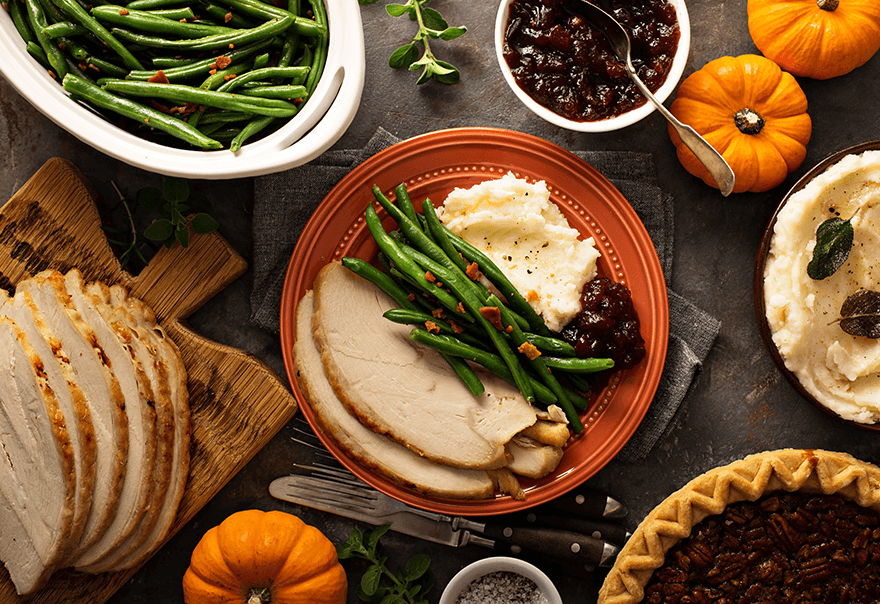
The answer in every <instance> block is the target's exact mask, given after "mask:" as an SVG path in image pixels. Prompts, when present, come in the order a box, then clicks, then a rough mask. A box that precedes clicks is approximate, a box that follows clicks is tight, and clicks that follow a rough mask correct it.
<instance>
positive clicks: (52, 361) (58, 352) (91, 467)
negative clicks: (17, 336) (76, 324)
mask: <svg viewBox="0 0 880 604" xmlns="http://www.w3.org/2000/svg"><path fill="white" fill-rule="evenodd" d="M0 300H2V303H0V316H4V317H6V318H8V319H9V320H10V321H13V322H14V323H15V324H16V325H17V326H18V327H19V329H21V331H22V332H24V334H25V336H26V337H27V340H28V342H29V343H30V345H31V347H32V348H33V350H34V352H35V353H36V355H37V357H39V359H41V361H42V367H43V369H44V371H45V374H46V377H47V383H48V386H49V388H51V389H52V391H53V392H54V393H55V397H56V399H57V400H58V404H59V405H58V406H59V409H60V410H61V412H62V413H63V415H64V422H65V424H66V426H67V431H68V434H69V437H70V444H71V450H72V451H73V460H74V468H75V473H76V498H75V506H74V511H73V529H72V537H71V539H72V541H71V546H75V544H76V543H79V539H80V537H81V536H82V533H83V530H84V529H85V526H86V520H87V518H88V516H89V508H90V507H91V504H92V495H93V492H94V486H95V462H96V447H95V429H94V425H93V424H92V419H91V413H90V411H89V406H88V403H87V401H86V397H85V395H83V392H82V390H81V389H80V387H79V384H78V382H77V377H76V374H75V372H74V371H73V367H72V366H71V363H70V355H69V353H68V352H67V351H66V350H65V349H64V347H63V346H62V345H61V342H59V341H58V340H57V339H56V338H55V337H54V336H53V335H52V333H51V331H50V330H49V328H48V326H47V325H46V323H45V321H44V320H43V317H42V315H41V314H40V311H39V310H37V308H36V306H35V305H34V303H33V301H32V299H31V296H30V294H29V293H28V292H24V291H21V292H16V294H15V296H13V297H12V298H10V297H9V296H8V294H6V292H5V291H4V290H0Z"/></svg>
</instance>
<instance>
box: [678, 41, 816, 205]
mask: <svg viewBox="0 0 880 604" xmlns="http://www.w3.org/2000/svg"><path fill="white" fill-rule="evenodd" d="M670 111H671V112H672V113H673V115H675V117H677V118H678V119H679V120H681V121H682V122H684V123H685V124H688V125H690V126H691V127H693V129H694V130H696V131H697V132H699V133H700V134H701V135H702V136H703V138H705V139H706V141H707V142H708V143H709V144H710V145H712V146H713V147H715V149H716V150H717V151H718V152H719V153H721V155H722V156H723V157H724V159H725V160H726V161H727V163H728V164H730V167H731V169H732V170H733V173H734V175H736V185H735V186H734V189H733V191H734V192H735V193H741V192H743V191H752V192H759V191H767V190H769V189H772V188H773V187H775V186H777V185H779V184H781V183H782V181H784V180H785V178H786V176H788V174H789V173H791V172H793V171H794V170H797V168H798V167H799V166H800V165H801V163H802V162H803V161H804V158H805V157H806V154H807V147H806V145H807V143H808V142H809V140H810V135H811V133H812V122H811V121H810V116H809V115H807V97H806V95H804V92H803V90H801V87H800V86H799V85H798V83H797V81H796V80H795V79H794V77H793V76H792V75H791V74H789V73H786V72H784V71H782V70H781V69H780V68H779V66H778V65H776V64H775V63H774V62H773V61H771V60H769V59H767V58H765V57H761V56H758V55H742V56H739V57H721V58H720V59H715V60H714V61H711V62H709V63H707V64H706V65H705V66H704V67H703V68H702V69H700V70H699V71H696V72H694V73H692V74H691V75H690V76H688V78H687V79H686V80H685V81H684V82H682V84H681V86H680V87H679V89H678V93H677V94H676V98H675V101H674V102H673V103H672V106H671V107H670ZM669 136H670V138H671V139H672V143H673V144H674V145H675V147H676V151H677V153H678V159H679V161H680V162H681V164H682V165H683V166H684V168H685V169H686V170H687V171H688V172H690V173H691V174H693V175H694V176H698V177H699V178H701V179H703V181H704V182H705V183H706V184H708V185H711V186H713V187H715V188H718V185H717V184H716V183H715V180H714V179H713V178H712V177H711V176H710V175H709V172H708V171H707V170H706V168H705V167H703V164H701V163H700V161H699V160H698V159H697V158H696V156H695V155H694V154H693V153H692V152H691V150H690V149H688V148H687V147H686V146H685V145H684V143H682V141H681V138H679V136H678V133H676V132H675V129H674V128H672V127H671V126H670V127H669Z"/></svg>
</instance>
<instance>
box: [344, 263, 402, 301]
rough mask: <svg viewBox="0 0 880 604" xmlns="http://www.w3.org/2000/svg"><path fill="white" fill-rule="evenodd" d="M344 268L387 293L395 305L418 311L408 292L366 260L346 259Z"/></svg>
mask: <svg viewBox="0 0 880 604" xmlns="http://www.w3.org/2000/svg"><path fill="white" fill-rule="evenodd" d="M342 266H344V267H345V268H347V269H348V270H350V271H351V272H353V273H354V274H356V275H360V276H361V277H363V278H364V279H366V280H367V281H370V282H371V283H373V284H375V285H376V286H377V287H378V288H379V289H381V290H382V291H383V292H385V294H386V295H387V296H388V297H389V298H391V299H392V300H394V302H395V304H397V305H398V306H400V307H401V308H405V309H409V310H411V311H417V310H418V306H417V305H416V304H415V302H412V301H411V300H410V299H409V297H408V294H407V292H406V290H404V289H403V288H402V287H400V285H398V284H397V282H396V281H395V280H394V279H392V278H391V277H389V276H388V275H387V274H385V273H383V272H382V271H380V270H379V269H377V268H376V267H375V266H373V265H372V264H370V263H369V262H367V261H366V260H361V259H360V258H353V257H345V258H343V259H342Z"/></svg>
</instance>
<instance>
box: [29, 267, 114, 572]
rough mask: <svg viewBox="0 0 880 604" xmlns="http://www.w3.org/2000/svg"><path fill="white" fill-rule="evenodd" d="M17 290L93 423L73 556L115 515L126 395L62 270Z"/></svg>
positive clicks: (97, 535) (93, 539) (39, 276)
mask: <svg viewBox="0 0 880 604" xmlns="http://www.w3.org/2000/svg"><path fill="white" fill-rule="evenodd" d="M16 291H23V292H28V293H29V294H30V295H31V298H32V299H33V302H34V304H35V306H36V307H37V309H38V310H39V311H40V314H41V315H42V317H43V320H44V321H45V322H46V324H47V326H48V327H49V329H50V330H51V332H52V334H53V335H54V336H55V337H56V338H57V339H58V341H59V342H61V345H62V347H63V348H64V350H65V351H66V352H67V353H68V356H69V359H70V365H71V367H72V368H73V373H74V375H75V376H76V382H77V384H79V386H80V388H81V389H82V392H83V394H84V395H85V397H86V402H87V403H88V405H89V412H90V414H91V417H92V422H93V424H94V427H95V446H96V450H97V458H96V465H95V490H94V493H93V495H92V505H91V508H90V512H89V516H88V518H87V520H86V527H85V530H84V531H83V535H82V538H81V539H80V543H79V545H78V546H77V548H76V549H75V550H74V552H73V553H72V554H71V559H75V558H76V557H78V556H79V554H80V553H81V552H83V551H85V550H86V549H87V548H88V547H89V546H90V545H91V544H92V543H94V542H95V541H97V540H98V538H99V537H100V536H101V535H102V534H103V533H104V531H105V530H106V529H107V527H108V526H109V524H110V522H111V521H112V520H113V517H114V516H115V514H116V509H117V506H118V504H119V493H120V491H121V490H122V480H123V477H124V472H125V466H126V462H127V460H128V418H127V416H126V412H125V398H124V396H123V394H122V389H121V388H120V386H119V380H118V379H117V378H116V376H115V375H114V374H113V370H112V369H111V366H110V362H109V359H108V358H107V356H106V355H105V354H104V350H103V349H102V348H101V346H100V344H99V343H98V340H97V337H96V336H95V332H94V330H93V329H92V327H91V326H89V325H88V324H87V323H85V322H84V321H83V319H82V316H81V315H80V313H79V312H78V311H77V310H76V308H75V306H74V305H73V303H72V302H71V301H70V296H69V295H68V294H67V290H66V288H65V285H64V276H63V275H62V274H61V273H59V272H57V271H44V272H42V273H40V274H38V275H36V276H35V277H33V278H30V279H25V280H24V281H21V282H20V283H19V284H18V286H17V287H16Z"/></svg>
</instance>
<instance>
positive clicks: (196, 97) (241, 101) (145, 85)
mask: <svg viewBox="0 0 880 604" xmlns="http://www.w3.org/2000/svg"><path fill="white" fill-rule="evenodd" d="M104 89H105V90H107V92H117V93H120V94H125V95H131V96H139V97H153V98H160V99H166V100H169V101H174V102H177V103H196V104H199V105H207V106H209V107H217V108H218V109H229V110H231V111H250V112H251V113H254V114H256V115H267V116H275V117H290V116H292V115H293V114H295V113H296V111H297V107H296V105H292V104H291V103H288V102H287V101H280V100H277V99H262V98H260V97H241V96H236V95H234V94H229V93H226V92H217V91H214V90H202V89H201V88H193V87H192V86H183V85H180V84H152V83H150V82H132V81H129V80H124V81H118V80H116V81H111V82H107V83H105V84H104Z"/></svg>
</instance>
